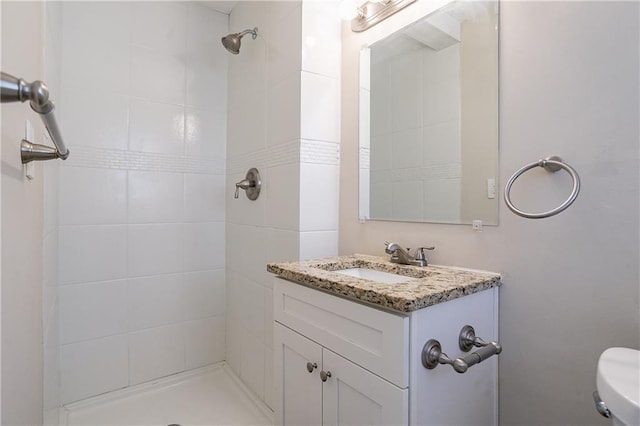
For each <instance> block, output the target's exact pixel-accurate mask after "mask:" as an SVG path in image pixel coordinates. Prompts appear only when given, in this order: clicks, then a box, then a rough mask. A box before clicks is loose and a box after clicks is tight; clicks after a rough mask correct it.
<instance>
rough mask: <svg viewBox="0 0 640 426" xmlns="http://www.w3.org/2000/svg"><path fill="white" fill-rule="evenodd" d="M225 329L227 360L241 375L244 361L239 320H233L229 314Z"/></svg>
mask: <svg viewBox="0 0 640 426" xmlns="http://www.w3.org/2000/svg"><path fill="white" fill-rule="evenodd" d="M225 331H226V333H225V334H226V335H225V351H226V354H225V358H226V359H225V361H226V362H227V364H229V367H231V369H232V370H233V371H234V372H235V373H236V374H237V375H238V376H240V367H241V363H242V359H241V356H242V340H241V339H242V330H241V328H240V324H239V322H235V321H233V320H232V319H230V318H229V316H228V315H227V321H226V327H225Z"/></svg>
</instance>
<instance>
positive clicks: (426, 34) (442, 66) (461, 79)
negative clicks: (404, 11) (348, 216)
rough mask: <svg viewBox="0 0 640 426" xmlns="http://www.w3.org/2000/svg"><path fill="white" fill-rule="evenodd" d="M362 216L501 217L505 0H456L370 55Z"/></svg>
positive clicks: (466, 220)
mask: <svg viewBox="0 0 640 426" xmlns="http://www.w3.org/2000/svg"><path fill="white" fill-rule="evenodd" d="M359 86H360V88H359V89H360V90H359V92H360V93H359V95H360V99H359V102H360V105H359V110H360V117H359V120H360V121H359V130H360V132H359V133H360V136H359V138H360V141H359V143H360V155H359V157H360V158H359V160H360V165H359V167H360V174H359V179H360V181H359V216H360V219H361V220H391V221H409V222H434V223H453V224H470V223H472V221H474V220H481V221H482V223H483V224H485V225H497V224H498V204H499V201H498V195H499V194H498V187H497V185H498V182H499V181H498V2H497V1H489V2H481V1H472V2H470V1H455V2H452V3H449V4H448V5H446V6H444V7H442V8H441V9H438V10H437V11H436V12H434V13H431V14H429V15H428V16H426V17H423V18H421V19H419V20H418V21H416V22H414V23H412V24H411V25H409V26H407V27H405V28H403V29H402V30H400V31H398V32H395V33H393V34H391V35H389V36H387V37H385V38H384V39H382V40H379V41H377V42H375V43H373V44H372V45H370V46H368V47H366V48H364V49H363V50H362V51H361V55H360V84H359Z"/></svg>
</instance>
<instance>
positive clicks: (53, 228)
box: [42, 161, 60, 235]
mask: <svg viewBox="0 0 640 426" xmlns="http://www.w3.org/2000/svg"><path fill="white" fill-rule="evenodd" d="M42 173H43V179H42V180H43V191H44V199H43V204H44V205H43V208H44V215H43V220H42V222H43V223H42V228H43V229H42V231H43V233H44V235H48V234H50V233H53V232H58V225H59V222H60V215H59V208H58V204H59V201H60V164H59V162H55V161H49V162H46V163H45V164H44V165H43V168H42Z"/></svg>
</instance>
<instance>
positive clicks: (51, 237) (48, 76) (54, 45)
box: [42, 1, 64, 425]
mask: <svg viewBox="0 0 640 426" xmlns="http://www.w3.org/2000/svg"><path fill="white" fill-rule="evenodd" d="M44 19H45V22H44V31H45V35H46V37H45V39H44V76H43V80H44V81H45V82H46V83H47V86H48V87H49V92H50V96H51V99H53V100H54V102H57V103H58V104H57V105H59V101H60V83H61V75H60V74H61V71H62V3H61V2H53V1H47V2H46V3H45V7H44ZM58 111H60V109H58ZM63 137H64V136H63ZM47 145H49V146H52V143H51V142H48V143H47ZM42 166H43V176H42V179H43V182H44V205H43V208H44V226H43V231H44V241H43V247H42V256H43V269H42V283H43V293H42V294H43V297H42V317H43V318H42V320H43V332H44V341H43V344H44V366H43V368H44V377H43V380H44V387H43V412H44V419H43V420H44V424H45V425H57V424H58V422H59V419H60V414H59V407H60V368H59V366H60V333H59V328H60V322H59V321H58V319H59V309H58V308H59V300H58V260H59V259H58V226H59V220H58V201H59V196H60V194H59V170H60V161H47V162H45V163H43V165H42Z"/></svg>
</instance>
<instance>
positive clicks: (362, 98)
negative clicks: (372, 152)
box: [358, 89, 371, 148]
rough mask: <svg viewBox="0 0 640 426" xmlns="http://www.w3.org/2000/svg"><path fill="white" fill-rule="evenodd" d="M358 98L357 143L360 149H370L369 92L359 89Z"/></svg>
mask: <svg viewBox="0 0 640 426" xmlns="http://www.w3.org/2000/svg"><path fill="white" fill-rule="evenodd" d="M358 93H359V98H358V104H359V106H358V108H359V111H361V113H360V114H358V142H359V146H360V148H371V92H370V91H369V90H366V89H360V91H359V92H358Z"/></svg>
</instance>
